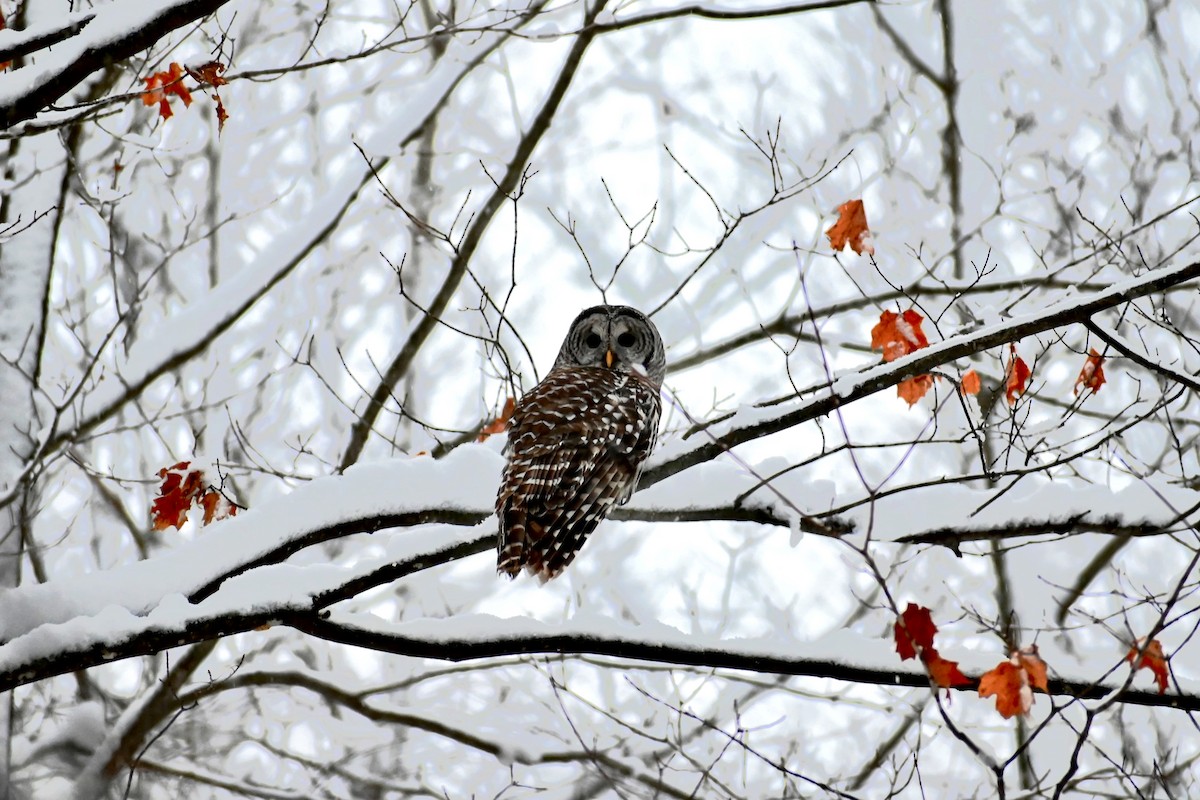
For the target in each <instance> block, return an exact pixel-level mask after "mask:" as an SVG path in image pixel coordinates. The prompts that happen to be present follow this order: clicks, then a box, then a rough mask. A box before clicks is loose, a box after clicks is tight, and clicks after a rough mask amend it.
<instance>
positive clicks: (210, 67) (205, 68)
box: [187, 61, 229, 86]
mask: <svg viewBox="0 0 1200 800" xmlns="http://www.w3.org/2000/svg"><path fill="white" fill-rule="evenodd" d="M224 71H225V65H224V64H222V63H221V62H220V61H209V62H208V63H206V64H201V65H200V66H198V67H188V68H187V74H188V75H191V76H192V80H194V81H196V83H206V84H208V85H209V86H224V85H225V84H227V83H229V81H227V80H225V79H224V78H222V77H221V73H222V72H224Z"/></svg>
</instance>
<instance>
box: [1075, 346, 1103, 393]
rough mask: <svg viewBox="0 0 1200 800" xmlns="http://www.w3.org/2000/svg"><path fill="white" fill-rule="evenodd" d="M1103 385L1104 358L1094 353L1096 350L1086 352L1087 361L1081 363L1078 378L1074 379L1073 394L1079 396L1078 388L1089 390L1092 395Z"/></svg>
mask: <svg viewBox="0 0 1200 800" xmlns="http://www.w3.org/2000/svg"><path fill="white" fill-rule="evenodd" d="M1103 385H1104V356H1102V355H1100V354H1099V353H1097V352H1096V348H1094V347H1093V348H1092V349H1091V350H1089V351H1088V357H1087V361H1085V362H1083V369H1081V370H1079V377H1078V378H1076V379H1075V394H1079V387H1080V386H1082V387H1083V388H1085V389H1091V390H1092V394H1095V393H1096V392H1098V391H1100V387H1101V386H1103Z"/></svg>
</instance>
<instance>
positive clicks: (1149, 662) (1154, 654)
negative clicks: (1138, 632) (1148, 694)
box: [1125, 639, 1170, 694]
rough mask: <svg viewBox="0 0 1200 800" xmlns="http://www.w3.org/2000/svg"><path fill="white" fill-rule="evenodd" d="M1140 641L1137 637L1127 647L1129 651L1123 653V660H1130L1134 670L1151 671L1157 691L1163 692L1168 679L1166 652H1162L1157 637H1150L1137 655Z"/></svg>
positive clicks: (1165, 689) (1160, 643) (1168, 670)
mask: <svg viewBox="0 0 1200 800" xmlns="http://www.w3.org/2000/svg"><path fill="white" fill-rule="evenodd" d="M1142 641H1143V640H1142V639H1138V640H1137V642H1135V643H1134V645H1133V647H1131V648H1129V652H1128V653H1126V654H1125V660H1126V661H1129V662H1131V663H1132V664H1133V668H1134V669H1135V670H1139V669H1148V670H1150V671H1151V672H1153V673H1154V682H1155V683H1157V684H1158V693H1159V694H1164V693H1165V692H1166V691H1167V684H1168V682H1169V680H1170V665H1169V663H1168V661H1167V656H1166V654H1164V653H1163V647H1162V642H1160V641H1159V640H1158V639H1151V640H1150V644H1148V645H1146V648H1145V649H1144V650H1143V651H1142V654H1141V656H1138V649H1140V648H1141V643H1142Z"/></svg>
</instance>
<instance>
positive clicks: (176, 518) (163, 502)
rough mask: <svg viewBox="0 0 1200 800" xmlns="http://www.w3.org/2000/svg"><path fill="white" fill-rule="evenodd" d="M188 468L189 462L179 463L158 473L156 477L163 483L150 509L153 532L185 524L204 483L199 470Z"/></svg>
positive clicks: (180, 526)
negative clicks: (189, 510)
mask: <svg viewBox="0 0 1200 800" xmlns="http://www.w3.org/2000/svg"><path fill="white" fill-rule="evenodd" d="M189 466H191V462H190V461H180V462H179V463H178V464H176V465H175V466H173V467H164V468H163V469H160V470H159V471H158V477H160V478H162V479H163V482H162V486H161V487H160V488H159V491H158V494H159V496H158V497H157V498H155V500H154V503H153V505H152V506H151V508H150V515H151V517H152V518H153V520H154V530H156V531H162V530H166V529H167V528H170V527H172V526H174V527H176V528H182V527H183V523H185V522H187V513H188V509H189V508H191V506H192V501H193V500H194V499H195V497H196V495H197V494H198V493H199V491H200V489H201V487H202V485H203V482H204V478H203V474H202V473H201V472H200V470H189V469H188V467H189Z"/></svg>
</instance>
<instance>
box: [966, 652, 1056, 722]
mask: <svg viewBox="0 0 1200 800" xmlns="http://www.w3.org/2000/svg"><path fill="white" fill-rule="evenodd" d="M1035 688H1037V689H1041V690H1042V691H1043V692H1045V691H1049V685H1048V683H1047V680H1046V662H1045V661H1042V658H1041V656H1039V655H1038V650H1037V645H1030V646H1028V647H1023V648H1021V649H1020V650H1014V651H1013V653H1012V656H1011V657H1010V658H1009V659H1008V660H1007V661H1001V662H1000V663H999V664H997V665H996V668H995V669H992V670H990V671H988V672H985V673H984V674H983V675H982V676H981V677H980V678H979V696H980V697H992V696H993V695H994V696H995V697H996V710H997V711H999V712H1000V716H1002V717H1004V718H1005V719H1010V718H1012V717H1015V716H1016V715H1017V714H1028V713H1029V709H1030V708H1032V707H1033V690H1034V689H1035Z"/></svg>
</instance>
